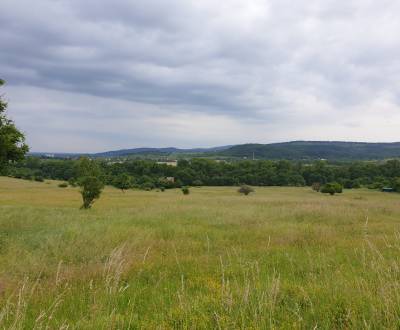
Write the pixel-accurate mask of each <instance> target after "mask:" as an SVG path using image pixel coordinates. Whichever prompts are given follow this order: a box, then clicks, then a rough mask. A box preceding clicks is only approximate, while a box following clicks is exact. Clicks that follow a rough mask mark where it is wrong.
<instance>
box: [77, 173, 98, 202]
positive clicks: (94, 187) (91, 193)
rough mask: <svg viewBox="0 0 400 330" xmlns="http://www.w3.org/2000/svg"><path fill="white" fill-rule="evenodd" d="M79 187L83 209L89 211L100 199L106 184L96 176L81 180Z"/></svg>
mask: <svg viewBox="0 0 400 330" xmlns="http://www.w3.org/2000/svg"><path fill="white" fill-rule="evenodd" d="M79 186H80V187H81V195H82V200H83V204H82V206H81V209H89V208H91V207H92V205H93V203H94V201H95V200H96V199H98V198H99V197H100V195H101V192H102V190H103V188H104V184H103V182H101V181H100V180H99V179H98V178H97V177H95V176H84V177H81V178H80V180H79Z"/></svg>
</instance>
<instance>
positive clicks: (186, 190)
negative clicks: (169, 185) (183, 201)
mask: <svg viewBox="0 0 400 330" xmlns="http://www.w3.org/2000/svg"><path fill="white" fill-rule="evenodd" d="M182 193H183V194H184V195H189V194H190V190H189V188H188V187H183V188H182Z"/></svg>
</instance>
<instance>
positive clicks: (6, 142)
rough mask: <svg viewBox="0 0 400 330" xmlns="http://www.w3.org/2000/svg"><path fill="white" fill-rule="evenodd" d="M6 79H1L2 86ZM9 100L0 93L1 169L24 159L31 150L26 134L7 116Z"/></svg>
mask: <svg viewBox="0 0 400 330" xmlns="http://www.w3.org/2000/svg"><path fill="white" fill-rule="evenodd" d="M4 84H5V81H4V80H2V79H0V86H3V85H4ZM6 110H7V102H5V101H4V100H2V98H1V95H0V170H1V169H2V168H3V167H5V165H7V164H8V163H9V162H13V161H18V160H22V159H23V158H24V156H25V154H26V153H27V152H28V151H29V147H28V146H27V145H26V144H25V136H24V134H23V133H21V132H20V131H19V130H18V129H17V127H16V126H15V124H14V122H13V121H12V120H11V119H8V118H7V116H6Z"/></svg>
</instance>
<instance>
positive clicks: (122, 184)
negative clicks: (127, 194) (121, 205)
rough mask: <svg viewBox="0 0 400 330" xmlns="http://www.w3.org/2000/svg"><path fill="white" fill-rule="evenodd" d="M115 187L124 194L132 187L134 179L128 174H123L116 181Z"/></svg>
mask: <svg viewBox="0 0 400 330" xmlns="http://www.w3.org/2000/svg"><path fill="white" fill-rule="evenodd" d="M113 185H114V187H116V188H118V189H121V190H122V192H124V191H125V190H127V189H129V188H131V187H132V178H131V177H130V176H129V175H128V174H126V173H122V174H120V175H118V176H117V177H116V178H115V179H114V182H113Z"/></svg>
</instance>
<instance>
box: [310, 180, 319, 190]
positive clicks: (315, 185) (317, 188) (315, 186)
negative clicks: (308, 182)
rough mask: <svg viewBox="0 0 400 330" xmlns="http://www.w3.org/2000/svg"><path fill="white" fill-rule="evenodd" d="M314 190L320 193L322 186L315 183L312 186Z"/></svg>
mask: <svg viewBox="0 0 400 330" xmlns="http://www.w3.org/2000/svg"><path fill="white" fill-rule="evenodd" d="M311 188H312V190H314V191H316V192H319V191H320V190H321V184H320V183H319V182H314V183H313V184H312V186H311Z"/></svg>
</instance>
